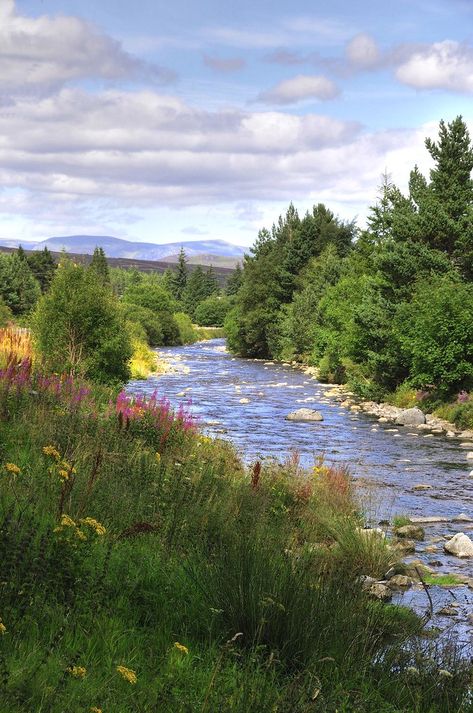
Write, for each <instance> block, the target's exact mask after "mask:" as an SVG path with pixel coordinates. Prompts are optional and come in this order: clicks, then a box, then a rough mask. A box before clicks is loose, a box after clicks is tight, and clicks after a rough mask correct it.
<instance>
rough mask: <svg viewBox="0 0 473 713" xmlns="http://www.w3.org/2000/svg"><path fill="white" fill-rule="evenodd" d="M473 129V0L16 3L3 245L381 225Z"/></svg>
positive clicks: (2, 175)
mask: <svg viewBox="0 0 473 713" xmlns="http://www.w3.org/2000/svg"><path fill="white" fill-rule="evenodd" d="M458 114H461V115H462V116H463V118H464V119H465V121H466V122H467V124H468V126H469V128H470V132H471V133H472V135H473V0H396V2H392V3H387V2H386V3H382V2H379V0H376V2H375V1H374V0H358V1H357V2H353V0H330V2H329V1H328V0H292V2H287V0H271V2H269V0H239V2H238V3H236V2H235V1H232V2H230V1H228V0H199V2H195V1H192V0H172V1H170V0H166V2H163V0H99V1H98V0H16V1H15V0H0V239H19V240H22V241H23V242H24V243H26V242H27V241H28V240H39V239H43V238H47V237H50V236H59V235H72V234H89V235H114V236H116V237H119V238H125V239H128V240H140V241H150V242H157V243H163V242H171V241H172V242H174V241H179V240H192V239H196V240H197V239H204V238H205V239H206V240H208V239H213V238H215V239H217V238H219V239H225V240H228V241H230V242H233V243H237V244H240V245H245V246H247V245H251V244H252V243H253V241H254V240H255V238H256V235H257V233H258V230H259V229H260V228H262V227H265V226H266V227H270V226H271V224H272V223H273V222H275V221H276V220H277V218H278V216H279V215H280V214H281V213H282V212H285V210H286V208H287V206H288V204H289V202H290V201H292V202H293V203H294V205H295V206H296V208H297V209H298V210H299V212H300V213H301V214H303V213H305V211H306V210H310V209H311V208H312V206H313V205H314V204H317V203H320V202H322V203H325V204H326V205H327V206H328V207H329V208H330V209H331V210H333V211H334V213H336V214H337V215H338V216H340V218H342V219H347V220H351V219H357V222H358V224H359V225H360V226H362V225H363V224H364V221H365V219H366V215H367V212H368V207H369V206H370V205H373V203H375V201H376V196H377V191H378V188H379V185H380V183H381V180H382V178H381V177H382V174H383V173H384V172H387V173H389V174H390V176H391V179H392V180H393V181H394V183H396V185H398V186H399V187H400V188H401V189H405V188H406V185H407V181H408V177H409V172H410V170H411V169H412V168H413V166H414V165H415V164H418V166H419V167H420V169H421V170H422V171H423V172H424V173H425V174H428V171H429V169H430V167H431V163H430V157H429V155H428V152H427V151H426V149H425V147H424V139H425V137H426V136H431V137H433V138H435V137H436V135H437V132H438V123H439V121H440V119H444V120H445V121H451V120H452V119H454V118H455V117H456V116H457V115H458Z"/></svg>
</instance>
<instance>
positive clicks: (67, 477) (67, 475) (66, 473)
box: [59, 470, 69, 480]
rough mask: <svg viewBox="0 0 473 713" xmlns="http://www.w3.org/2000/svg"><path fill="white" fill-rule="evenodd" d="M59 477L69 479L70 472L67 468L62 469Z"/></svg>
mask: <svg viewBox="0 0 473 713" xmlns="http://www.w3.org/2000/svg"><path fill="white" fill-rule="evenodd" d="M59 477H60V478H62V479H63V480H69V473H68V472H67V470H60V471H59Z"/></svg>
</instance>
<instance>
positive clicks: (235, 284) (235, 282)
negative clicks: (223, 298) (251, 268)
mask: <svg viewBox="0 0 473 713" xmlns="http://www.w3.org/2000/svg"><path fill="white" fill-rule="evenodd" d="M242 279H243V270H242V269H241V265H240V263H239V262H238V263H237V265H236V267H235V269H234V271H233V272H232V274H231V275H230V276H229V278H228V280H227V286H226V289H225V292H226V293H227V295H229V296H231V295H236V293H237V292H238V290H239V289H240V287H241V282H242Z"/></svg>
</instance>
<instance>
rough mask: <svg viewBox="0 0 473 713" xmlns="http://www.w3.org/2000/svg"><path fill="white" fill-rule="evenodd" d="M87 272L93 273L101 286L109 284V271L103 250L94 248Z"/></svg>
mask: <svg viewBox="0 0 473 713" xmlns="http://www.w3.org/2000/svg"><path fill="white" fill-rule="evenodd" d="M89 270H92V271H93V272H95V274H96V275H97V277H98V279H99V280H100V281H101V282H102V284H104V285H109V284H110V270H109V267H108V262H107V258H106V256H105V252H104V250H103V248H98V247H97V248H95V250H94V254H93V255H92V260H91V263H90V265H89Z"/></svg>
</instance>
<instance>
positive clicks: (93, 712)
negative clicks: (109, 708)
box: [90, 706, 103, 713]
mask: <svg viewBox="0 0 473 713" xmlns="http://www.w3.org/2000/svg"><path fill="white" fill-rule="evenodd" d="M90 713H103V711H102V709H101V708H96V707H95V706H92V708H91V709H90Z"/></svg>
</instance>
